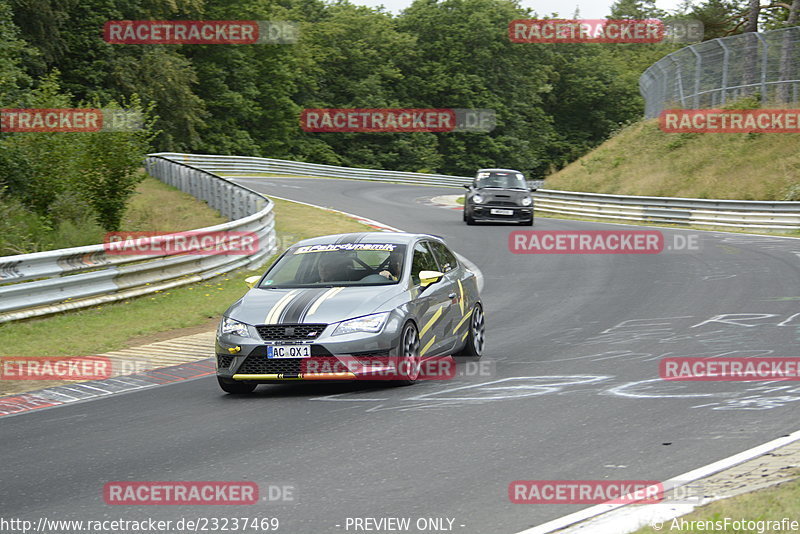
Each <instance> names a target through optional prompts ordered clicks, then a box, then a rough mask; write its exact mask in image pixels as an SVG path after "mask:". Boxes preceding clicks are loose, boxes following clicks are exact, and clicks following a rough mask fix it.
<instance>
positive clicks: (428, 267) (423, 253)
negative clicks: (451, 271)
mask: <svg viewBox="0 0 800 534" xmlns="http://www.w3.org/2000/svg"><path fill="white" fill-rule="evenodd" d="M437 270H439V267H438V266H437V265H436V258H434V257H433V254H432V253H431V251H430V248H429V247H428V244H427V243H426V242H424V241H420V242H419V243H417V244H416V245H414V258H413V259H412V261H411V281H412V283H413V284H414V285H415V286H416V285H419V282H420V280H419V273H420V271H437Z"/></svg>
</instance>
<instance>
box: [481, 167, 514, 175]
mask: <svg viewBox="0 0 800 534" xmlns="http://www.w3.org/2000/svg"><path fill="white" fill-rule="evenodd" d="M475 172H476V173H478V172H516V173H519V174H522V173H521V172H520V171H517V170H514V169H494V168H493V169H478V170H477V171H475Z"/></svg>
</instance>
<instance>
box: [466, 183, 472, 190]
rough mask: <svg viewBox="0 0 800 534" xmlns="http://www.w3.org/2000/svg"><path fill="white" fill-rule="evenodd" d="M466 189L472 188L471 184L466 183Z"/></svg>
mask: <svg viewBox="0 0 800 534" xmlns="http://www.w3.org/2000/svg"><path fill="white" fill-rule="evenodd" d="M464 189H472V186H471V185H467V184H464Z"/></svg>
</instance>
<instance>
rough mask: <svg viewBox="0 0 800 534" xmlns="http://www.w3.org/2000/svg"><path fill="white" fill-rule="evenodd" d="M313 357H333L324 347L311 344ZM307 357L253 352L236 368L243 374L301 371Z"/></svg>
mask: <svg viewBox="0 0 800 534" xmlns="http://www.w3.org/2000/svg"><path fill="white" fill-rule="evenodd" d="M311 356H312V358H325V357H328V358H331V357H332V354H331V353H330V352H328V351H327V350H325V349H324V348H323V347H319V346H316V345H312V346H311ZM304 360H307V358H267V355H266V353H261V352H260V351H259V353H257V354H251V355H250V356H248V357H247V359H246V360H245V361H244V363H242V365H241V366H239V369H237V370H236V373H237V374H243V375H271V374H277V373H293V374H296V373H301V372H303V371H304V369H303V361H304Z"/></svg>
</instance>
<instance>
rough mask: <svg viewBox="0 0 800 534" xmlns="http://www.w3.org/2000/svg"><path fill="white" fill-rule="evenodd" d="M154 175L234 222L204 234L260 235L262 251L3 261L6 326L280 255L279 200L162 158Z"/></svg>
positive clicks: (100, 252)
mask: <svg viewBox="0 0 800 534" xmlns="http://www.w3.org/2000/svg"><path fill="white" fill-rule="evenodd" d="M145 165H146V168H147V172H148V173H149V174H150V175H151V176H154V177H156V178H158V179H160V180H162V181H164V182H166V183H168V184H170V185H172V186H174V187H177V188H178V189H181V190H182V191H185V192H187V193H190V194H192V195H194V196H195V197H197V198H199V199H202V200H205V201H206V202H208V204H209V205H210V206H211V207H212V208H215V209H218V210H219V211H220V213H222V215H223V216H226V217H229V218H231V219H233V220H232V221H230V222H227V223H223V224H218V225H216V226H211V227H207V228H202V229H198V230H196V231H198V232H221V231H236V232H253V233H255V234H256V235H257V236H258V243H259V245H258V250H257V252H256V253H254V254H252V255H249V256H241V255H207V256H198V255H186V254H175V253H163V254H153V255H149V256H126V255H114V254H111V255H109V254H106V250H105V247H104V245H89V246H85V247H75V248H68V249H60V250H50V251H46V252H37V253H33V254H21V255H17V256H5V257H0V284H2V285H0V322H8V321H13V320H17V319H24V318H28V317H36V316H40V315H47V314H51V313H56V312H61V311H66V310H71V309H77V308H84V307H88V306H96V305H98V304H102V303H105V302H112V301H116V300H122V299H126V298H130V297H134V296H138V295H144V294H147V293H154V292H156V291H163V290H166V289H169V288H172V287H176V286H180V285H185V284H191V283H196V282H199V281H201V280H205V279H208V278H212V277H214V276H216V275H218V274H222V273H225V272H228V271H232V270H234V269H237V268H239V267H249V268H253V269H254V268H257V267H259V266H260V265H262V264H263V263H264V262H265V261H266V260H267V259H269V257H270V256H271V255H272V254H273V253H274V252H275V250H276V239H275V223H274V214H273V205H274V204H273V203H272V202H271V201H270V200H269V199H267V198H266V197H264V196H262V195H260V194H258V193H256V192H255V191H252V190H250V189H247V188H246V187H242V186H240V185H238V184H234V183H232V182H230V181H228V180H226V179H224V178H220V177H219V176H215V175H214V174H212V173H210V172H207V171H204V170H201V169H196V168H192V167H190V166H188V165H184V164H183V163H180V162H176V161H172V160H170V159H169V158H164V157H160V156H153V155H151V156H149V157H148V158H147V159H146V161H145Z"/></svg>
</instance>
